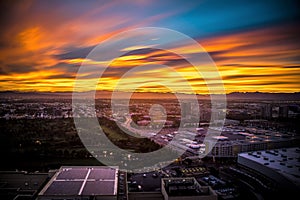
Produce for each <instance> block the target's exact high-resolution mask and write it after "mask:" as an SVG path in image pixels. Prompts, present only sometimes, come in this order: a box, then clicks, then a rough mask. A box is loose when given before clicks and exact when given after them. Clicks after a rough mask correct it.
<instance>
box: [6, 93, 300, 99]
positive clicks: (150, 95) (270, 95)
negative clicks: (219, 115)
mask: <svg viewBox="0 0 300 200" xmlns="http://www.w3.org/2000/svg"><path fill="white" fill-rule="evenodd" d="M87 94H91V93H90V92H86V93H79V96H81V97H85V96H86V95H87ZM111 94H112V93H111V92H109V91H97V95H96V98H97V99H101V98H103V99H108V98H110V97H111ZM125 95H126V93H125V92H118V93H117V95H116V96H117V97H118V98H120V99H122V98H123V97H125ZM176 95H178V96H180V97H181V98H189V97H190V96H191V95H188V94H176ZM197 96H198V98H199V99H209V95H197ZM226 96H227V99H228V100H239V99H240V100H293V101H295V100H299V101H300V92H296V93H262V92H233V93H230V94H227V95H226ZM0 98H1V99H71V98H72V93H71V92H16V91H2V92H0ZM133 98H134V99H155V98H159V99H174V98H176V96H175V94H172V93H151V92H147V93H134V95H133Z"/></svg>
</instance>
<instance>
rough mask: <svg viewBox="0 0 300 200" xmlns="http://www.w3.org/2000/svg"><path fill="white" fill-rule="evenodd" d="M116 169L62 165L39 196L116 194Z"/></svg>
mask: <svg viewBox="0 0 300 200" xmlns="http://www.w3.org/2000/svg"><path fill="white" fill-rule="evenodd" d="M117 183H118V169H115V168H110V167H105V166H99V167H98V166H93V167H85V166H84V167H83V166H74V167H73V166H63V167H61V168H60V169H59V171H58V172H57V173H56V174H55V175H54V176H53V178H52V179H51V180H50V181H49V182H48V184H47V185H46V186H45V187H44V188H43V190H42V191H41V192H40V194H39V196H43V195H45V196H48V195H49V196H56V195H59V196H64V195H74V196H77V195H78V196H79V195H87V196H90V195H92V196H94V195H116V194H117Z"/></svg>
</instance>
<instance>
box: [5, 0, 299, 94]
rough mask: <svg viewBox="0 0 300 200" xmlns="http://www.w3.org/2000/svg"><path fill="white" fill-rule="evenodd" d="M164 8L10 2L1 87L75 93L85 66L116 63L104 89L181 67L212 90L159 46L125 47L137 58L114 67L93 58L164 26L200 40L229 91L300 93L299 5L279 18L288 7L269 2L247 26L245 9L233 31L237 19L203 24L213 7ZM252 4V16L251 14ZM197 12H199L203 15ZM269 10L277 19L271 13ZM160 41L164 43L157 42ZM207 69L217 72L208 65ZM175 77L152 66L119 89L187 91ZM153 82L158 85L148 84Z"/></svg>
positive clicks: (190, 51)
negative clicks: (111, 41) (102, 46)
mask: <svg viewBox="0 0 300 200" xmlns="http://www.w3.org/2000/svg"><path fill="white" fill-rule="evenodd" d="M159 3H160V2H159V1H130V2H128V1H121V2H119V1H112V2H109V1H107V2H106V3H101V2H100V1H99V2H98V1H93V2H86V4H85V2H84V1H82V2H77V1H76V2H75V1H74V3H72V2H69V3H62V2H61V3H60V2H59V3H58V2H56V1H55V2H51V1H50V2H44V1H39V2H38V1H24V2H21V1H20V2H18V3H14V4H11V5H8V6H7V11H6V12H7V13H5V16H6V19H7V20H6V22H5V23H3V24H2V30H4V31H2V33H1V41H0V44H1V45H0V81H1V85H0V90H1V91H10V90H14V91H39V92H63V91H72V88H73V85H74V80H75V77H76V73H77V70H78V68H79V67H80V65H81V63H82V62H86V63H89V64H91V65H98V64H101V65H103V64H106V65H109V70H107V72H106V73H105V74H104V76H103V77H102V78H101V79H100V80H99V85H98V87H97V89H99V90H114V89H115V88H114V87H115V85H116V84H117V82H118V81H119V79H120V78H121V76H122V74H124V73H125V72H126V70H128V69H130V68H131V67H138V66H143V65H148V64H152V65H153V64H159V65H161V64H163V65H168V66H171V67H172V68H173V69H174V70H176V71H177V73H179V74H180V75H181V76H182V77H184V78H185V79H186V80H187V81H188V82H189V84H190V85H191V86H192V88H193V89H194V91H195V92H197V93H205V94H206V93H208V89H207V86H206V83H205V81H204V80H203V79H202V80H201V78H199V75H197V74H195V71H194V70H193V66H191V65H190V64H189V63H188V62H186V61H185V60H184V59H183V58H181V57H180V56H177V55H174V54H171V53H168V52H165V51H159V50H154V51H142V50H143V49H144V50H145V49H146V50H147V49H152V48H153V49H155V46H133V47H130V48H127V49H124V50H123V51H124V52H128V51H132V52H133V53H131V54H125V55H123V56H121V57H119V58H116V59H115V60H114V62H112V63H108V62H107V61H105V60H103V61H97V60H90V59H89V60H87V59H85V57H86V56H87V55H88V53H89V52H90V51H91V50H92V49H93V48H94V47H95V46H96V45H98V44H99V43H101V41H103V40H106V39H108V38H110V37H111V36H113V35H115V34H117V33H120V32H122V31H126V30H130V29H132V28H138V27H147V26H156V27H165V28H171V29H173V30H176V31H180V32H182V33H184V34H186V35H188V36H190V37H192V38H193V39H195V40H196V41H197V42H199V44H201V45H202V46H203V48H204V49H205V50H206V51H207V52H208V53H209V54H210V56H211V57H212V58H213V60H214V61H215V63H216V65H217V68H218V70H219V73H220V75H221V77H222V79H223V83H224V87H225V90H226V92H227V93H230V92H256V91H260V92H299V91H300V82H299V80H300V70H299V69H300V56H299V55H300V48H299V43H300V40H299V35H300V30H299V26H297V25H298V22H296V21H295V20H293V19H294V18H295V17H297V15H298V14H297V11H294V10H293V9H292V7H293V5H291V7H289V8H290V10H289V11H288V13H285V12H282V13H276V12H278V9H279V7H280V6H281V3H278V5H277V4H276V3H274V4H276V5H273V6H272V8H271V7H270V6H269V5H265V4H264V3H261V4H257V6H258V7H259V8H260V10H261V13H256V15H260V14H261V16H260V17H257V18H256V17H255V19H257V20H256V21H255V20H254V19H253V20H254V21H253V22H251V24H245V23H246V22H243V21H242V20H241V19H239V18H240V17H241V16H242V14H241V12H242V11H238V12H236V13H235V14H233V15H234V17H235V18H236V19H237V21H239V22H236V24H233V22H232V23H229V24H228V26H226V25H224V24H226V20H229V21H230V20H232V19H224V20H225V21H222V19H221V18H218V16H211V17H212V19H214V20H212V21H213V22H212V24H207V23H208V22H207V21H206V20H203V17H204V15H205V16H206V15H207V14H201V11H202V10H203V9H205V8H207V7H209V8H210V9H211V10H213V11H212V12H213V13H216V11H217V10H215V9H217V8H214V6H213V5H212V4H209V3H208V2H206V3H203V4H201V3H199V4H197V3H195V2H194V3H188V4H187V5H185V6H184V7H180V6H177V7H176V8H175V7H172V6H171V7H169V6H168V5H166V3H164V4H163V5H158V4H159ZM170 3H171V2H170ZM46 4H47V5H46ZM83 4H84V6H83ZM124 6H125V8H123V7H124ZM246 7H247V6H245V8H244V10H245V13H246V14H245V15H247V13H248V11H247V8H246ZM146 8H147V9H146ZM158 8H159V9H158ZM197 8H198V9H199V12H195V9H196V10H197ZM232 9H234V8H232ZM249 9H250V8H249ZM266 10H268V11H269V15H266V14H263V13H264V12H266ZM190 11H191V12H190ZM220 12H225V11H224V10H223V11H220ZM249 15H250V14H249ZM206 17H208V18H209V15H207V16H206ZM247 17H248V16H246V17H245V18H247ZM184 19H185V20H186V21H184ZM201 20H202V21H201ZM260 20H261V21H260ZM189 21H192V22H194V23H193V24H192V23H189ZM264 21H265V24H264V25H263V26H262V25H261V24H262V23H263V22H264ZM248 22H249V23H250V21H248ZM248 22H247V23H248ZM182 23H183V24H184V25H183V24H182ZM194 26H196V28H197V29H195V28H194ZM212 26H218V28H215V29H214V28H212ZM149 39H151V38H149ZM152 40H157V41H159V40H158V39H157V38H152ZM174 49H177V50H179V51H182V52H183V53H185V54H187V55H189V56H193V55H194V54H195V53H198V52H199V49H197V48H195V47H193V46H184V45H182V44H180V43H179V44H176V45H175V44H174ZM139 50H141V51H139ZM200 51H201V50H200ZM200 67H201V69H202V68H203V72H206V74H209V72H207V70H206V68H205V66H200ZM172 73H173V72H171V71H167V70H166V69H159V68H155V69H148V70H145V71H142V72H140V73H136V74H134V75H132V76H131V77H126V79H124V80H122V83H123V87H122V88H119V89H121V90H124V91H126V90H127V89H130V87H132V86H133V85H134V84H136V83H142V82H147V85H145V87H142V88H139V89H138V91H141V92H168V89H167V88H164V87H162V86H161V85H160V84H166V85H172V86H176V87H177V88H178V92H184V88H181V86H182V87H183V85H182V82H181V81H180V79H178V77H177V75H174V74H172ZM88 77H89V76H88V74H87V79H88ZM149 77H151V78H152V79H151V81H150V80H149V81H147V80H148V78H149ZM202 78H203V77H202ZM132 84H133V85H132Z"/></svg>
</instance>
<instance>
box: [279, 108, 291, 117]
mask: <svg viewBox="0 0 300 200" xmlns="http://www.w3.org/2000/svg"><path fill="white" fill-rule="evenodd" d="M288 116H289V107H288V106H279V113H278V117H279V118H288Z"/></svg>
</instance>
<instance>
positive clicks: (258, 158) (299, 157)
mask: <svg viewBox="0 0 300 200" xmlns="http://www.w3.org/2000/svg"><path fill="white" fill-rule="evenodd" d="M239 157H243V158H246V159H248V160H250V161H252V162H256V163H258V164H261V165H262V166H264V167H267V168H270V169H272V170H275V171H277V172H278V173H280V174H282V175H283V176H285V177H287V178H289V179H290V180H291V181H293V182H294V183H295V184H296V185H298V186H300V176H299V174H300V148H282V149H274V150H266V151H254V152H249V153H241V154H239Z"/></svg>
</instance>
